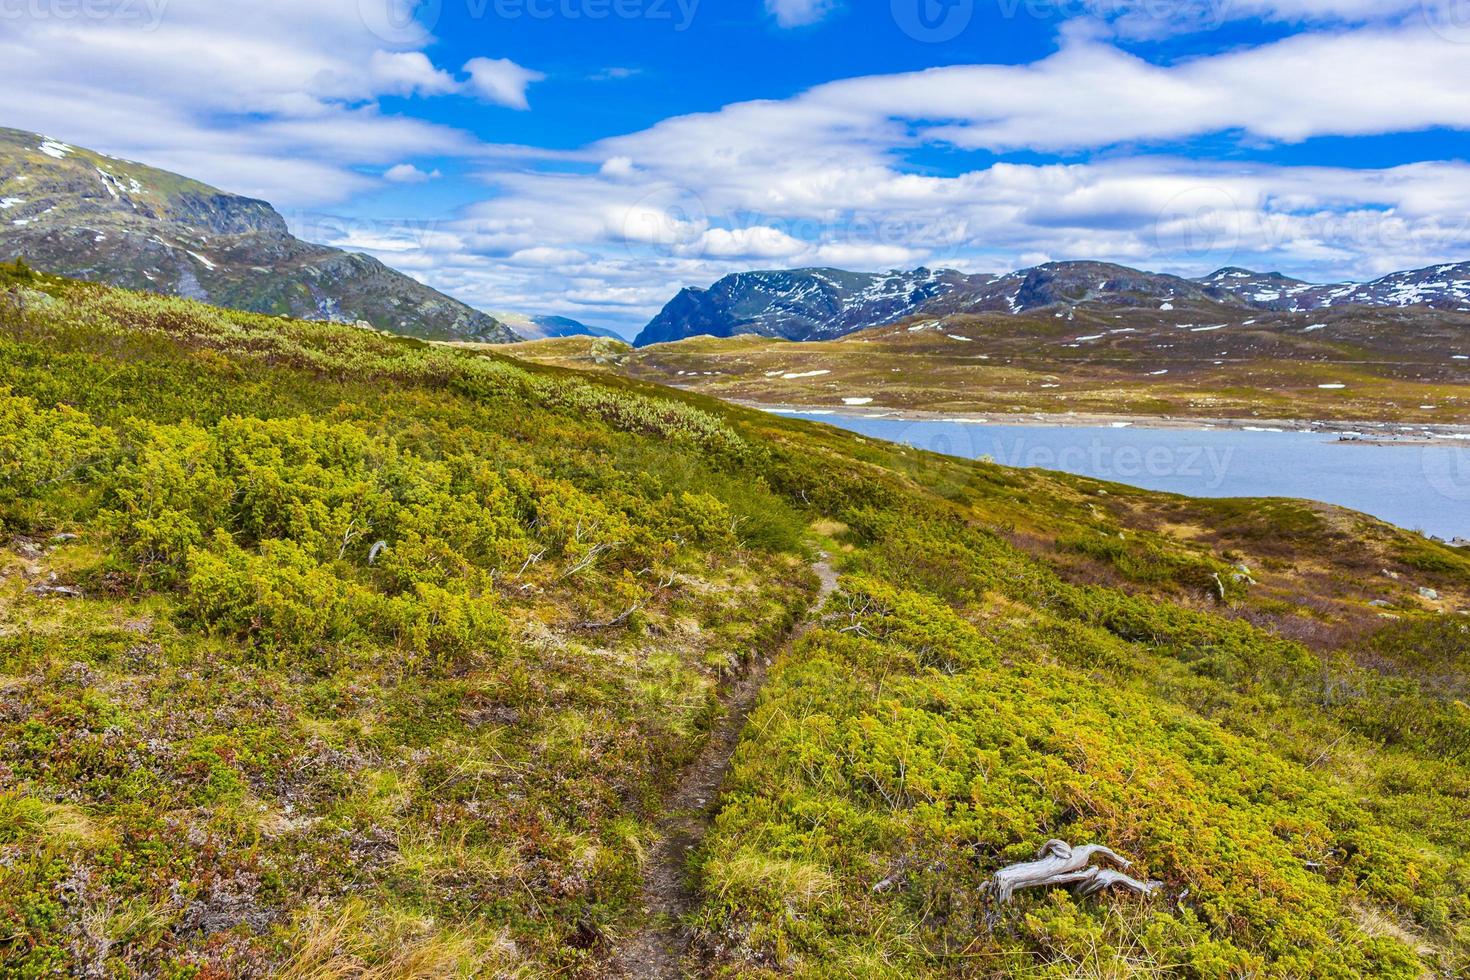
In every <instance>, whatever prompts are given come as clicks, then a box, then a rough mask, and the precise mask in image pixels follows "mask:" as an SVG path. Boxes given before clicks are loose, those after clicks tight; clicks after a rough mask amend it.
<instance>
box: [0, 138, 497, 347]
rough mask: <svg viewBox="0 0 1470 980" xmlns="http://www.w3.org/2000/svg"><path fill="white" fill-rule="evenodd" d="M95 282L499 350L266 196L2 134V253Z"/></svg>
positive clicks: (485, 325) (477, 318)
mask: <svg viewBox="0 0 1470 980" xmlns="http://www.w3.org/2000/svg"><path fill="white" fill-rule="evenodd" d="M17 257H21V258H24V259H25V260H26V261H27V262H29V263H30V264H32V265H33V266H36V267H37V268H41V269H45V270H47V271H50V272H56V273H62V274H65V275H69V276H75V277H78V278H81V279H88V280H92V281H94V282H105V283H109V284H112V285H118V286H126V287H128V288H132V289H142V290H148V291H151V292H158V293H166V294H172V295H178V296H184V297H187V298H190V299H198V300H205V301H208V302H211V303H214V304H217V305H219V306H226V307H231V308H234V309H240V310H248V311H252V312H258V313H275V314H288V315H291V316H295V317H300V318H303V319H311V320H332V321H338V322H346V323H352V322H356V321H364V322H366V323H370V324H372V325H373V326H374V327H377V328H379V329H382V330H388V331H391V332H394V333H400V334H405V335H409V336H415V337H422V338H425V339H432V340H468V339H474V340H480V341H484V342H490V343H508V342H511V341H514V340H516V339H517V338H516V336H515V335H514V333H513V332H512V331H511V330H510V329H509V328H507V327H506V326H505V325H504V324H503V323H501V322H500V321H498V320H496V319H495V318H494V317H491V316H488V315H486V314H484V313H481V312H480V311H478V310H475V309H472V308H470V307H469V306H467V305H465V304H464V303H461V302H459V301H458V300H455V299H452V298H450V297H449V296H446V295H444V294H443V293H440V292H438V291H437V290H434V289H431V288H430V287H428V286H425V285H423V284H422V283H419V282H417V281H415V280H413V279H411V278H409V277H408V276H405V275H403V274H402V273H400V272H396V271H394V270H393V269H390V268H388V267H387V266H385V265H383V263H381V262H379V261H378V260H377V259H374V258H371V257H369V256H366V255H359V254H355V253H351V252H344V251H342V250H340V249H335V248H328V247H326V246H324V245H313V244H310V243H308V242H303V241H300V240H299V239H297V238H295V237H294V236H292V235H291V233H290V231H289V230H288V229H287V227H286V222H285V219H283V218H282V217H281V215H280V214H278V213H277V212H276V210H275V209H274V208H272V207H271V206H270V205H269V204H267V203H266V202H264V201H256V200H252V199H250V198H245V197H239V196H237V195H234V194H228V193H225V192H224V191H220V190H217V189H215V188H213V187H210V186H208V185H206V184H202V183H199V182H198V181H194V180H190V179H189V178H186V177H180V176H178V175H177V174H172V173H167V172H165V171H162V170H155V169H154V168H152V167H147V166H144V165H142V164H137V163H131V162H128V161H124V160H117V159H114V158H112V157H109V156H105V155H103V154H100V153H96V152H93V151H91V150H86V149H82V148H80V147H75V146H69V145H67V144H65V143H59V142H57V141H55V140H50V139H47V138H45V137H42V136H37V135H35V134H32V133H25V132H21V131H19V130H12V129H0V259H4V260H8V259H13V258H17Z"/></svg>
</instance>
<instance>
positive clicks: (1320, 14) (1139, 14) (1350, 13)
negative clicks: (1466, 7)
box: [1081, 0, 1467, 38]
mask: <svg viewBox="0 0 1470 980" xmlns="http://www.w3.org/2000/svg"><path fill="white" fill-rule="evenodd" d="M1461 3H1462V0H1168V2H1160V0H1082V4H1081V6H1082V9H1084V10H1086V11H1088V12H1090V13H1092V14H1094V15H1095V16H1096V17H1098V18H1099V19H1100V20H1103V21H1106V22H1107V23H1108V24H1110V25H1111V26H1112V27H1113V29H1114V30H1115V31H1117V33H1119V34H1121V35H1123V36H1127V37H1132V38H1159V37H1164V36H1167V35H1170V34H1177V33H1190V32H1200V31H1210V30H1215V29H1217V28H1219V27H1221V26H1222V25H1224V24H1226V23H1229V22H1231V21H1240V20H1252V19H1254V20H1263V21H1267V22H1272V23H1280V24H1291V25H1310V26H1317V27H1323V26H1348V25H1353V26H1363V25H1369V24H1374V25H1379V26H1385V25H1395V24H1402V23H1405V22H1408V21H1411V20H1417V21H1420V22H1428V23H1431V24H1440V25H1443V26H1445V27H1446V28H1449V29H1451V30H1453V29H1455V26H1456V24H1457V23H1458V25H1459V27H1460V28H1464V27H1466V26H1467V25H1466V24H1465V23H1464V17H1463V7H1461V6H1460V5H1461Z"/></svg>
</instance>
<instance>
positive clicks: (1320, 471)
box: [783, 413, 1470, 539]
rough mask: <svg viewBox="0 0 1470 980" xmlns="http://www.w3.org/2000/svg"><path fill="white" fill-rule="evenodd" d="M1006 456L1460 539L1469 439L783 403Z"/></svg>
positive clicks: (933, 447) (951, 450) (878, 435)
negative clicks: (853, 411)
mask: <svg viewBox="0 0 1470 980" xmlns="http://www.w3.org/2000/svg"><path fill="white" fill-rule="evenodd" d="M783 414H786V415H788V417H795V418H805V419H809V420H811V421H813V422H825V423H827V424H829V425H836V426H840V427H841V428H844V429H849V430H851V431H853V432H857V433H860V434H861V435H864V436H870V437H872V438H875V439H884V440H887V441H889V442H898V443H903V444H906V445H910V446H914V447H915V448H918V449H927V450H930V451H931V452H937V453H944V454H946V455H949V456H961V457H964V458H967V459H979V458H980V457H982V456H988V457H990V458H992V459H994V460H995V461H996V462H997V463H1003V464H1005V465H1007V466H1022V467H1037V468H1041V469H1051V470H1062V471H1064V472H1067V473H1075V474H1077V475H1079V476H1090V477H1096V478H1098V479H1102V480H1110V481H1113V482H1116V483H1126V484H1130V485H1132V486H1136V487H1143V488H1144V489H1147V490H1162V491H1167V492H1170V493H1183V494H1189V495H1191V496H1195V497H1299V498H1304V499H1308V500H1319V501H1322V502H1324V503H1330V504H1340V505H1342V506H1344V507H1350V508H1352V509H1353V510H1358V511H1362V512H1364V513H1367V514H1372V515H1373V516H1375V517H1378V518H1381V519H1382V520H1385V521H1388V522H1389V523H1391V524H1397V525H1399V526H1400V527H1406V528H1410V529H1413V530H1422V531H1424V532H1425V533H1427V534H1433V535H1437V536H1439V537H1441V538H1445V539H1450V538H1455V537H1467V538H1470V449H1467V448H1465V447H1462V446H1448V445H1447V446H1415V445H1396V446H1373V445H1366V444H1357V445H1354V444H1352V443H1343V442H1339V441H1338V439H1337V437H1336V436H1335V435H1328V434H1323V433H1314V432H1250V431H1242V430H1239V429H1147V428H1091V427H1061V426H1057V427H1052V426H1017V425H988V424H987V425H979V424H974V423H968V422H943V421H922V422H920V421H907V420H903V419H892V418H865V417H862V416H853V415H819V414H818V415H812V414H800V415H793V414H791V413H783Z"/></svg>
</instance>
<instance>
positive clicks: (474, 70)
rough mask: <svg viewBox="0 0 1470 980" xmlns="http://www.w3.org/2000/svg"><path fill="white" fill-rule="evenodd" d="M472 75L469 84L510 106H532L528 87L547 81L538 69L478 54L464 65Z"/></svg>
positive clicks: (486, 99) (510, 107) (527, 107)
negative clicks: (527, 90) (533, 69)
mask: <svg viewBox="0 0 1470 980" xmlns="http://www.w3.org/2000/svg"><path fill="white" fill-rule="evenodd" d="M464 70H465V71H467V72H469V75H470V88H471V89H472V90H473V91H474V92H475V93H476V94H478V95H479V96H480V97H481V98H482V99H484V100H485V101H487V102H493V103H495V104H496V105H502V106H505V107H506V108H509V109H522V110H525V109H529V108H531V103H530V101H529V100H528V99H527V98H526V89H528V88H529V87H530V86H531V84H532V83H533V82H540V81H544V80H545V78H546V76H545V75H543V74H542V73H541V72H539V71H532V70H531V69H529V68H522V67H521V66H520V65H518V64H516V63H515V62H514V61H510V60H509V59H506V58H475V59H473V60H471V61H470V62H469V63H467V64H466V65H465V66H464Z"/></svg>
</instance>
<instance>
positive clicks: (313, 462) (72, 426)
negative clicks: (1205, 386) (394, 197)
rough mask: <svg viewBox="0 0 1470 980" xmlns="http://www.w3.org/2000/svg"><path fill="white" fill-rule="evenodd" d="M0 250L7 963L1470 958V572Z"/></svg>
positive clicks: (17, 966)
mask: <svg viewBox="0 0 1470 980" xmlns="http://www.w3.org/2000/svg"><path fill="white" fill-rule="evenodd" d="M4 269H5V271H3V272H0V276H3V277H4V278H3V279H0V419H3V421H4V425H3V426H0V747H3V748H0V774H3V776H4V778H3V781H0V855H3V858H4V859H3V861H0V917H3V921H4V922H6V924H7V925H6V929H5V930H4V933H3V935H0V962H4V963H5V964H6V967H7V969H14V971H15V972H16V973H17V974H18V975H21V976H40V975H51V974H56V973H77V972H85V971H98V972H101V973H112V974H116V975H164V976H200V977H207V976H230V977H246V978H249V977H268V976H269V977H276V976H286V977H313V978H315V977H325V976H371V975H378V976H385V977H394V978H408V977H423V976H482V975H483V976H499V977H525V978H539V977H552V976H562V977H579V978H581V977H585V978H600V977H614V976H620V975H644V976H659V975H691V976H709V977H719V976H740V977H775V976H784V975H793V974H794V975H807V976H830V975H849V976H863V977H894V978H897V977H951V976H969V975H974V974H975V970H976V964H977V963H979V962H983V963H984V964H986V965H985V966H984V968H983V972H985V973H987V974H994V975H1007V974H1018V973H1021V974H1025V975H1036V976H1044V975H1050V976H1071V975H1075V973H1076V971H1077V969H1078V964H1093V965H1095V966H1097V967H1098V968H1100V969H1107V970H1115V969H1122V968H1124V965H1126V970H1127V971H1128V972H1130V973H1133V974H1144V973H1167V972H1182V973H1184V974H1187V975H1199V976H1219V975H1228V974H1232V973H1234V974H1254V975H1263V976H1281V977H1287V976H1304V975H1313V976H1317V975H1344V976H1346V975H1365V976H1366V975H1371V976H1392V977H1406V978H1407V977H1418V976H1422V975H1425V974H1430V975H1435V974H1437V975H1445V976H1453V975H1458V974H1461V973H1463V972H1464V971H1465V970H1466V969H1467V967H1470V959H1467V956H1470V952H1467V949H1470V946H1467V938H1466V937H1467V935H1470V932H1467V930H1470V925H1467V923H1470V906H1467V905H1466V901H1465V894H1466V883H1467V882H1470V865H1467V863H1466V860H1467V859H1466V855H1465V852H1464V848H1463V844H1462V841H1461V836H1462V828H1463V825H1464V823H1465V821H1466V820H1467V819H1470V809H1467V807H1470V745H1467V743H1466V733H1467V732H1470V721H1467V719H1466V717H1465V711H1466V709H1465V705H1464V698H1465V696H1466V693H1467V692H1470V664H1467V663H1466V662H1465V651H1466V649H1467V646H1466V642H1465V631H1466V629H1467V627H1466V625H1465V622H1466V620H1465V618H1464V615H1463V614H1464V612H1465V611H1466V610H1470V558H1467V557H1466V556H1465V555H1464V554H1463V553H1462V552H1459V551H1457V550H1455V549H1451V548H1447V547H1444V546H1442V545H1439V544H1436V543H1434V542H1432V541H1429V540H1427V539H1425V538H1423V537H1421V536H1419V535H1415V534H1411V533H1409V532H1406V531H1403V530H1400V529H1397V528H1394V527H1392V526H1390V525H1388V524H1385V523H1383V522H1381V521H1376V520H1374V519H1372V518H1369V517H1367V516H1365V515H1362V514H1357V513H1354V512H1351V511H1347V510H1343V509H1340V508H1334V507H1328V506H1320V505H1312V504H1305V503H1299V502H1292V501H1285V500H1271V501H1265V500H1196V499H1189V498H1184V497H1177V496H1171V495H1166V494H1156V493H1150V492H1146V491H1141V490H1136V489H1131V488H1128V487H1126V486H1121V485H1118V484H1110V483H1102V482H1099V481H1095V480H1090V479H1085V478H1080V477H1074V476H1069V475H1066V474H1061V473H1048V472H1044V471H1039V470H1016V469H1007V468H1005V467H1002V466H998V465H995V464H992V463H988V462H983V461H964V460H957V459H953V458H948V457H944V456H938V455H933V454H930V453H926V452H920V451H916V450H913V449H908V448H905V447H901V446H895V445H891V444H887V443H882V442H877V441H873V440H869V439H864V438H861V437H859V436H856V435H853V434H848V433H843V432H840V431H837V430H834V429H830V428H827V427H823V426H813V425H810V424H807V423H803V422H799V421H795V420H787V419H782V418H779V417H776V416H772V415H770V414H768V413H764V412H758V411H752V410H748V409H744V408H741V407H739V406H734V405H730V404H727V403H724V402H721V401H718V400H715V399H712V398H710V397H708V396H706V395H703V394H699V393H695V392H688V391H678V390H675V389H672V388H668V387H662V386H659V385H655V384H651V383H648V382H645V381H640V380H635V379H630V378H626V377H622V376H619V375H617V374H614V373H612V372H610V371H607V370H602V371H596V372H586V371H577V370H569V369H567V368H564V367H551V366H538V365H533V364H529V363H527V362H525V361H518V360H515V359H513V358H509V357H506V356H504V355H503V354H502V353H499V348H475V349H468V350H467V349H461V348H452V347H445V346H442V345H431V344H425V343H423V342H421V341H417V340H413V339H408V338H391V337H386V336H383V335H381V334H379V333H376V332H369V331H363V330H358V329H355V328H353V327H351V326H346V325H338V324H331V323H313V322H304V321H297V320H283V319H280V318H279V317H275V316H261V315H254V314H249V313H242V312H235V311H228V310H223V309H218V308H213V307H208V306H205V305H203V304H199V303H196V302H192V301H189V300H186V299H181V298H172V297H161V296H156V295H148V294H143V293H133V292H128V291H124V290H117V289H112V288H107V287H102V286H98V285H93V284H88V283H82V282H76V281H72V280H65V279H60V278H57V277H53V276H48V275H44V274H37V273H33V272H30V271H28V270H26V269H24V268H22V267H16V266H12V267H4ZM919 333H922V331H920V332H919ZM548 343H551V344H563V345H567V344H584V343H590V344H596V343H609V344H611V343H612V342H611V341H584V340H568V341H549V342H548ZM823 554H825V555H828V556H830V562H829V564H824V563H823V560H822V559H821V557H820V556H821V555H823ZM829 568H830V573H829V571H828V569H829ZM814 569H816V571H814ZM768 660H769V665H768V664H767V661H768ZM762 672H765V673H764V674H762ZM751 679H756V682H755V683H754V689H752V688H750V687H742V685H743V684H747V682H749V681H751ZM762 680H763V683H762V682H761V681H762ZM746 710H749V718H748V722H747V723H745V724H740V723H739V719H740V718H741V716H742V715H743V714H744V712H745V711H746ZM736 733H738V735H737V734H736ZM731 737H734V738H735V741H734V743H733V744H732V745H730V746H729V747H728V748H727V749H723V750H721V749H718V748H715V749H711V748H710V747H711V746H716V745H718V744H719V743H720V742H721V741H722V740H726V739H729V738H731ZM707 751H709V752H712V753H713V754H712V755H711V756H708V757H706V756H705V755H704V754H705V753H706V752H707ZM726 753H729V754H728V763H727V762H726V758H727V756H726ZM702 757H704V758H707V759H712V760H713V761H712V762H704V763H702V762H701V761H700V760H701V758H702ZM727 764H728V773H727V774H726V775H724V776H723V777H722V778H707V777H706V776H701V775H700V773H701V772H702V771H703V772H706V773H708V772H722V771H724V767H725V766H726V765H727ZM704 765H712V766H714V767H715V768H714V769H707V770H701V768H700V767H701V766H704ZM716 785H718V787H719V792H718V795H717V796H714V795H711V793H712V789H711V787H714V786H716ZM691 788H692V790H697V791H689V792H686V791H687V790H691ZM681 820H688V821H693V822H694V828H693V830H689V829H687V828H685V827H684V825H681V824H678V821H681ZM681 828H682V829H681ZM680 834H688V835H689V836H687V837H685V838H683V839H684V840H687V841H688V843H689V848H690V849H689V850H687V851H684V852H683V853H685V854H687V860H686V861H679V860H677V859H673V860H671V859H670V857H669V853H670V852H669V851H668V847H669V846H670V845H669V842H670V841H678V840H680V839H681V838H680V837H679V836H678V835H680ZM1053 837H1056V838H1066V839H1068V840H1073V841H1087V842H1093V841H1097V842H1105V843H1106V844H1107V845H1108V846H1110V847H1112V848H1113V849H1114V850H1116V851H1117V852H1118V853H1119V854H1122V855H1124V856H1126V857H1127V858H1128V859H1129V860H1131V861H1133V862H1134V863H1135V865H1136V868H1137V873H1139V874H1142V875H1145V876H1146V877H1147V878H1149V879H1152V880H1157V881H1159V882H1161V885H1160V890H1159V892H1158V893H1157V894H1156V895H1154V896H1152V897H1138V896H1129V895H1126V894H1123V893H1113V892H1103V893H1102V894H1099V895H1096V896H1092V897H1075V896H1072V895H1069V894H1068V893H1067V892H1065V891H1061V890H1056V891H1049V892H1027V893H1023V894H1022V895H1020V896H1018V897H1017V898H1016V899H1015V900H1014V902H1013V903H1011V904H1004V905H1003V904H998V903H997V902H996V900H995V898H994V895H993V893H992V892H991V891H990V890H989V888H990V886H989V884H988V883H989V882H991V880H992V876H993V874H994V872H995V871H997V870H998V869H1000V868H1001V867H1003V866H1005V865H1008V864H1011V863H1014V862H1016V861H1019V860H1026V859H1027V858H1028V857H1029V856H1030V855H1032V854H1034V853H1035V851H1036V849H1037V848H1038V847H1039V846H1040V845H1041V844H1042V843H1043V842H1044V841H1045V840H1046V839H1047V838H1053ZM681 846H682V845H681ZM673 853H674V854H675V855H677V854H678V853H679V851H678V850H677V849H676V850H675V851H674V852H673ZM671 875H672V876H673V877H674V878H675V879H677V880H672V881H671V880H670V876H671ZM661 882H662V884H661ZM669 889H674V890H676V891H677V893H678V895H679V896H681V897H679V898H678V899H677V901H673V900H665V899H661V898H659V897H658V896H661V895H662V896H667V895H669V894H671V892H670V891H669ZM650 944H651V945H650ZM650 948H651V949H653V950H655V952H654V953H652V954H648V956H645V957H644V958H642V959H640V958H639V957H640V956H641V955H643V954H640V953H639V952H638V950H640V949H643V950H648V949H650ZM649 956H651V957H652V958H648V957H649ZM628 957H632V958H633V959H632V960H631V961H630V960H629V959H628ZM630 962H632V963H634V964H643V965H642V966H637V967H636V968H635V967H630V966H628V965H627V964H629V963H630ZM620 964H622V965H620ZM648 964H653V965H652V966H649V965H648Z"/></svg>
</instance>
